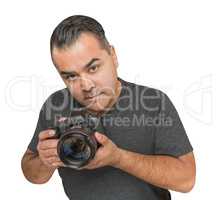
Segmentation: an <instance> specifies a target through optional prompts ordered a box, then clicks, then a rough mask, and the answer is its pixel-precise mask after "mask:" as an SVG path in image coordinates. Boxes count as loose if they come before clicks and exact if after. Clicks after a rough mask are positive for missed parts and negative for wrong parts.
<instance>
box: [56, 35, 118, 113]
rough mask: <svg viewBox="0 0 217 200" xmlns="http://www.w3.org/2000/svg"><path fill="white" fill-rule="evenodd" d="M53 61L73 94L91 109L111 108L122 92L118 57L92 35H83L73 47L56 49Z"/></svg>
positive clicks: (111, 49) (96, 110)
mask: <svg viewBox="0 0 217 200" xmlns="http://www.w3.org/2000/svg"><path fill="white" fill-rule="evenodd" d="M52 59H53V62H54V65H55V66H56V68H57V70H58V72H59V73H60V75H61V77H62V79H63V81H64V83H65V84H66V86H67V88H68V89H69V91H70V93H71V95H72V96H73V97H74V98H75V99H76V100H77V101H79V102H80V103H81V104H82V105H83V106H86V107H87V109H88V110H90V111H93V112H100V111H103V110H106V109H107V108H109V107H110V106H111V105H112V104H113V103H114V101H115V98H116V97H117V96H118V95H119V93H120V82H119V81H118V79H117V66H118V62H117V57H116V54H115V50H114V48H113V47H110V54H109V53H108V51H106V50H105V49H103V48H102V47H101V46H100V43H99V41H98V40H97V39H96V38H95V37H94V36H93V35H92V34H88V33H82V34H81V35H80V36H79V38H78V39H77V40H76V41H75V43H73V44H72V45H71V46H70V47H68V48H64V49H58V48H54V49H53V51H52Z"/></svg>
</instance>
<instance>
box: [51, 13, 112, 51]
mask: <svg viewBox="0 0 217 200" xmlns="http://www.w3.org/2000/svg"><path fill="white" fill-rule="evenodd" d="M81 33H91V34H93V35H94V36H95V37H96V39H98V41H99V43H100V45H101V47H102V48H103V49H105V50H107V51H108V53H110V48H109V47H110V45H109V42H108V40H107V39H106V36H105V31H104V30H103V27H102V25H101V24H100V23H99V22H98V21H96V20H95V19H93V18H91V17H88V16H84V15H73V16H70V17H68V18H66V19H64V20H63V21H62V22H60V23H59V24H58V26H57V27H56V28H55V29H54V31H53V33H52V36H51V39H50V50H51V54H52V50H53V48H54V47H55V48H58V49H64V48H68V47H70V46H71V45H72V44H73V43H74V42H75V41H76V40H77V39H78V38H79V36H80V35H81Z"/></svg>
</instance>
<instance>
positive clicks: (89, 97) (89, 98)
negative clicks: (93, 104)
mask: <svg viewBox="0 0 217 200" xmlns="http://www.w3.org/2000/svg"><path fill="white" fill-rule="evenodd" d="M100 95H101V93H99V94H97V95H94V96H87V97H84V99H85V100H92V99H95V98H96V97H98V96H100Z"/></svg>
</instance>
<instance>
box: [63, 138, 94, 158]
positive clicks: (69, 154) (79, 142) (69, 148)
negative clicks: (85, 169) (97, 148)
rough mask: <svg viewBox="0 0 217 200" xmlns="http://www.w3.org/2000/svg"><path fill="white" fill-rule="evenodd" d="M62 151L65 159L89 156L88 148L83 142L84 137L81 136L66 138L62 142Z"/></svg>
mask: <svg viewBox="0 0 217 200" xmlns="http://www.w3.org/2000/svg"><path fill="white" fill-rule="evenodd" d="M62 151H63V154H64V156H65V159H69V160H74V161H81V160H86V159H88V158H89V156H90V148H89V146H88V145H87V143H86V142H85V139H84V138H82V137H80V136H79V137H76V136H75V135H73V137H69V138H67V139H66V140H65V141H64V142H63V143H62Z"/></svg>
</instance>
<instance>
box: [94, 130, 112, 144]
mask: <svg viewBox="0 0 217 200" xmlns="http://www.w3.org/2000/svg"><path fill="white" fill-rule="evenodd" d="M95 137H96V139H97V141H98V142H99V143H100V144H102V145H106V144H107V143H108V142H109V139H108V138H107V137H106V136H105V135H103V134H101V133H99V132H96V133H95Z"/></svg>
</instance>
